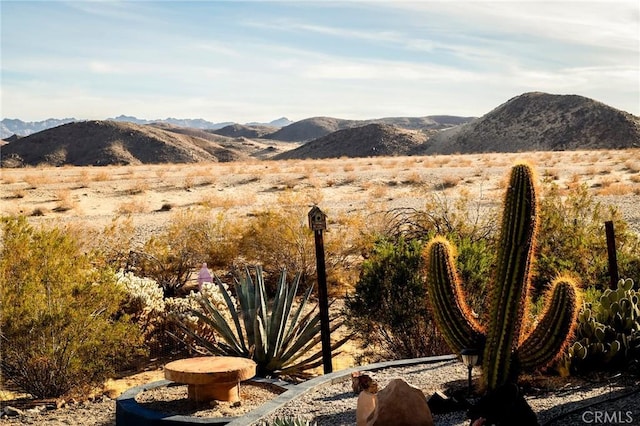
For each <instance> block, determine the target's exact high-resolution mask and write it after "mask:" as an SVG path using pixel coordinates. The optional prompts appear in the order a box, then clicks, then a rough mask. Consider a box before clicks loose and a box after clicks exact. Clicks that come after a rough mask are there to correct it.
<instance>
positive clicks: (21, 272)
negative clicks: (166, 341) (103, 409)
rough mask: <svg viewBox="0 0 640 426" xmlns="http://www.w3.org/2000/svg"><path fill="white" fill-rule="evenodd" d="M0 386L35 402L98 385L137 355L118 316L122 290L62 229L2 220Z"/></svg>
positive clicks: (136, 344) (136, 340)
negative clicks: (1, 383) (4, 382)
mask: <svg viewBox="0 0 640 426" xmlns="http://www.w3.org/2000/svg"><path fill="white" fill-rule="evenodd" d="M2 233H3V235H2V236H3V245H2V248H1V251H0V330H1V333H0V334H1V339H2V341H1V343H2V362H1V368H2V373H3V380H9V381H11V382H12V383H13V384H15V385H16V386H18V387H19V388H20V389H22V390H23V391H25V392H27V393H30V394H31V395H33V396H35V397H40V398H44V397H57V396H60V395H63V394H65V393H69V392H72V391H74V390H78V389H81V388H82V387H84V386H90V385H95V384H98V383H101V382H102V381H103V380H104V379H105V378H106V377H108V376H109V375H110V374H112V373H113V372H114V371H115V370H116V368H118V367H126V366H128V365H130V364H131V362H132V360H133V359H134V358H135V357H136V355H139V354H140V352H139V348H141V344H142V342H141V339H140V333H139V330H138V329H137V327H136V326H135V325H134V324H132V323H131V322H130V321H129V318H128V317H127V316H126V315H122V313H121V312H120V307H121V303H122V301H123V299H124V292H123V291H122V289H121V288H120V287H119V286H118V285H117V284H116V281H115V276H114V274H113V273H111V272H110V271H109V270H98V269H96V268H94V267H93V265H92V261H93V260H94V259H92V256H91V255H89V254H86V253H83V252H81V251H80V250H79V245H78V242H77V241H76V240H74V239H73V238H71V237H69V235H68V234H66V233H65V232H64V231H63V230H60V229H58V228H53V229H44V228H43V229H34V228H33V227H32V226H30V225H29V224H28V223H27V221H26V219H25V218H23V217H21V218H3V219H2Z"/></svg>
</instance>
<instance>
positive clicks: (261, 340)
mask: <svg viewBox="0 0 640 426" xmlns="http://www.w3.org/2000/svg"><path fill="white" fill-rule="evenodd" d="M255 322H256V331H257V332H256V345H255V352H254V357H255V359H256V360H260V361H261V362H262V363H264V361H266V360H267V354H268V348H267V347H266V344H267V340H268V339H267V335H266V331H265V328H264V324H263V322H262V318H260V316H256V318H255Z"/></svg>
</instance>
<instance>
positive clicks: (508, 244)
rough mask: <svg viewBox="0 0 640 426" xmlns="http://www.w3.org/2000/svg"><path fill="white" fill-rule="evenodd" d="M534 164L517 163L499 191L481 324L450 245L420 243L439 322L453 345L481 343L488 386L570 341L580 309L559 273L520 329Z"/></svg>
mask: <svg viewBox="0 0 640 426" xmlns="http://www.w3.org/2000/svg"><path fill="white" fill-rule="evenodd" d="M537 220H538V219H537V201H536V185H535V180H534V177H533V170H532V169H531V167H530V166H528V165H527V164H516V165H515V166H514V167H513V168H512V170H511V178H510V182H509V187H508V189H507V193H506V195H505V199H504V213H503V216H502V228H501V232H500V239H499V248H498V263H497V266H496V275H495V277H494V280H493V282H492V285H491V287H490V290H489V295H488V297H489V309H488V310H487V318H485V321H484V322H485V323H486V324H487V325H486V327H483V326H482V325H481V324H480V323H479V322H478V321H477V320H476V319H475V318H474V317H473V315H472V313H471V311H470V309H469V308H468V306H467V304H466V302H465V299H464V295H463V292H462V287H461V285H460V280H459V278H458V276H457V273H456V267H455V263H454V258H453V247H452V246H451V245H450V244H449V242H448V241H447V240H446V239H444V238H442V237H436V238H435V239H433V240H432V241H431V242H430V243H429V244H428V245H427V247H426V248H425V250H424V252H423V256H424V258H425V265H426V269H427V270H426V273H427V274H426V275H427V290H428V295H429V301H430V303H431V305H432V307H433V311H434V314H435V315H434V316H435V319H436V322H437V324H438V327H439V329H440V330H441V332H442V333H443V335H444V337H445V339H446V340H447V342H448V344H449V346H451V348H452V349H453V350H455V351H456V353H459V352H460V351H461V350H462V349H464V348H470V347H472V348H477V349H479V350H482V377H483V384H484V386H485V387H486V388H487V389H488V390H492V389H496V388H498V387H499V386H501V385H504V384H506V383H508V382H511V381H515V378H516V376H517V374H518V372H519V370H520V369H521V368H526V369H532V368H535V367H538V366H542V365H544V364H547V363H549V362H550V361H551V360H553V359H554V358H555V357H556V356H557V355H558V354H559V353H560V351H561V350H562V348H563V346H564V345H566V344H567V340H568V337H569V335H570V334H571V332H572V329H573V327H574V324H575V318H576V315H577V312H578V302H577V291H576V284H575V282H574V281H573V280H572V279H571V278H568V277H559V278H558V279H556V280H554V282H553V283H552V286H551V289H550V290H549V292H548V293H547V294H546V296H545V297H546V299H547V304H546V308H545V313H544V314H543V315H542V318H541V319H540V320H539V321H538V324H537V326H536V327H535V328H532V330H531V331H530V332H529V333H528V334H527V335H524V331H525V330H528V329H529V328H530V327H526V324H525V323H524V318H525V312H526V306H527V299H528V298H527V295H528V290H529V274H530V272H529V270H530V266H531V262H532V257H533V250H534V242H535V236H536V225H537Z"/></svg>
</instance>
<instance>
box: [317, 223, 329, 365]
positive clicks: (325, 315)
mask: <svg viewBox="0 0 640 426" xmlns="http://www.w3.org/2000/svg"><path fill="white" fill-rule="evenodd" d="M313 233H314V234H315V240H316V271H317V274H318V304H319V306H320V337H321V339H322V364H323V365H324V374H329V373H331V372H332V371H333V366H332V365H331V330H330V327H329V297H328V295H327V272H326V270H325V262H324V240H323V237H322V229H316V230H315V231H313Z"/></svg>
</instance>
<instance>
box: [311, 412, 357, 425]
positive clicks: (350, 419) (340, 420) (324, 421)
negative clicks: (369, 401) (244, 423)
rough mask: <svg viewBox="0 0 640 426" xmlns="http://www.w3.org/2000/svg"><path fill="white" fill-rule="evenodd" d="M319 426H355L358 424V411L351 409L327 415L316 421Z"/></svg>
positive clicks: (317, 418)
mask: <svg viewBox="0 0 640 426" xmlns="http://www.w3.org/2000/svg"><path fill="white" fill-rule="evenodd" d="M314 421H315V422H316V423H317V424H318V426H353V425H355V424H356V410H355V409H351V410H347V411H343V412H341V413H335V414H325V415H322V416H318V417H316V418H315V419H314Z"/></svg>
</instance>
